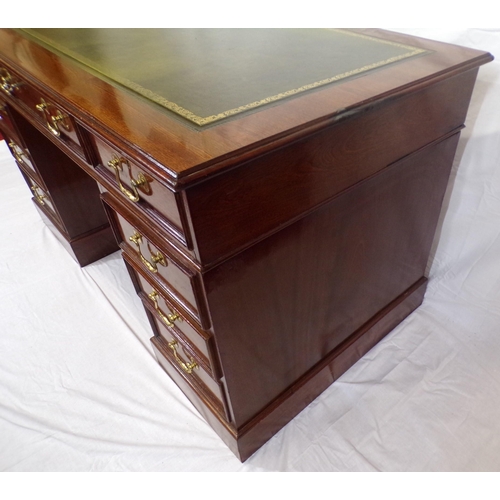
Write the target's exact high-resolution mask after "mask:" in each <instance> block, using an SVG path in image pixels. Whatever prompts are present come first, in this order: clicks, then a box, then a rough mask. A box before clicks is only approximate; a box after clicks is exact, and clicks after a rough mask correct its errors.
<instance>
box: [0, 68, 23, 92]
mask: <svg viewBox="0 0 500 500" xmlns="http://www.w3.org/2000/svg"><path fill="white" fill-rule="evenodd" d="M22 84H23V82H19V81H18V82H16V81H14V77H13V76H12V75H11V74H10V73H9V72H8V71H7V70H6V69H5V68H0V89H2V90H3V91H4V92H5V93H6V94H7V95H13V94H14V91H15V90H17V89H18V88H19V87H20V86H21V85H22Z"/></svg>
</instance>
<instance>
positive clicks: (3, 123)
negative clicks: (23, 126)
mask: <svg viewBox="0 0 500 500" xmlns="http://www.w3.org/2000/svg"><path fill="white" fill-rule="evenodd" d="M0 131H3V132H4V135H5V136H7V137H11V138H13V139H14V140H15V141H16V142H17V143H21V139H20V138H19V136H18V135H17V132H16V128H15V127H14V124H13V123H12V120H11V117H10V116H9V110H8V109H7V105H6V104H5V103H3V102H2V101H1V100H0Z"/></svg>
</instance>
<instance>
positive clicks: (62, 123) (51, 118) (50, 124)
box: [35, 98, 71, 137]
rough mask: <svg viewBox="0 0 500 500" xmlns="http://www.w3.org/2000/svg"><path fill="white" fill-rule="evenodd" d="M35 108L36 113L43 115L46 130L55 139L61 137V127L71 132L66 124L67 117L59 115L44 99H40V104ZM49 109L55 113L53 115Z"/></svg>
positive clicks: (59, 112)
mask: <svg viewBox="0 0 500 500" xmlns="http://www.w3.org/2000/svg"><path fill="white" fill-rule="evenodd" d="M35 107H36V109H37V110H38V111H40V113H42V114H43V116H44V118H45V123H46V125H47V128H48V129H49V130H50V131H51V132H52V133H53V134H54V135H55V136H56V137H60V135H61V130H60V128H59V127H62V128H63V129H65V130H67V131H69V130H71V127H70V126H69V124H68V118H69V117H68V115H65V114H63V113H61V111H60V110H58V109H57V108H56V107H55V106H54V105H53V104H50V103H48V102H46V101H45V99H43V98H42V99H40V104H37V105H36V106H35ZM51 107H52V108H54V109H55V110H56V111H57V113H56V114H55V115H53V114H52V113H51V112H50V108H51Z"/></svg>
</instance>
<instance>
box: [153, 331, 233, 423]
mask: <svg viewBox="0 0 500 500" xmlns="http://www.w3.org/2000/svg"><path fill="white" fill-rule="evenodd" d="M151 342H152V344H153V347H154V350H155V353H156V356H157V358H158V361H159V363H160V364H161V366H162V367H163V368H164V370H165V371H166V372H167V373H168V374H169V375H170V376H171V378H172V379H173V380H174V382H176V383H177V384H178V385H179V387H181V389H183V387H182V385H183V384H179V382H178V381H179V376H180V377H181V378H182V379H183V380H184V382H187V384H188V386H189V388H190V389H191V390H192V391H193V392H194V394H193V393H192V392H190V391H189V392H186V391H184V392H185V393H186V395H187V396H188V397H189V399H190V400H191V401H192V402H193V404H194V405H195V406H197V407H198V405H199V402H200V401H201V402H202V404H203V405H205V406H208V407H209V408H210V409H211V410H212V411H213V412H214V413H216V414H218V416H219V417H221V418H223V419H224V420H226V421H229V418H228V412H227V410H226V405H225V403H224V401H225V397H224V391H223V389H222V387H221V385H220V384H219V383H217V382H215V381H214V380H212V379H211V378H210V377H208V375H206V374H204V373H203V370H202V369H200V368H193V369H192V370H191V371H190V372H189V373H188V371H189V370H186V369H184V368H183V367H182V366H181V364H189V363H192V362H193V361H194V362H196V360H193V361H191V360H188V356H189V354H186V353H185V352H183V350H182V348H179V344H178V342H176V339H175V338H174V337H170V340H169V337H168V334H167V338H164V337H163V336H157V337H153V338H152V339H151ZM184 356H186V357H185V358H183V357H184ZM207 384H208V385H207ZM193 396H194V398H195V400H193V399H192V398H193Z"/></svg>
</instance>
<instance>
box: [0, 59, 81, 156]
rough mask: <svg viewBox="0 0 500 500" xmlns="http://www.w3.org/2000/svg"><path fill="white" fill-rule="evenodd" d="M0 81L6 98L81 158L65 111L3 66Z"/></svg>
mask: <svg viewBox="0 0 500 500" xmlns="http://www.w3.org/2000/svg"><path fill="white" fill-rule="evenodd" d="M0 80H1V84H0V87H1V88H2V90H3V91H4V93H5V94H6V96H7V98H10V99H12V101H14V102H16V103H17V104H18V105H20V106H21V107H22V108H24V109H25V110H26V111H28V112H29V113H30V115H31V116H32V117H34V118H35V119H36V121H37V122H39V123H40V124H42V125H43V126H44V128H45V129H46V130H48V131H49V132H50V134H51V135H52V136H54V137H57V138H58V139H59V140H60V141H61V142H63V143H65V144H66V145H67V146H69V147H70V148H71V149H73V150H74V151H76V152H77V153H78V154H79V155H80V156H82V157H83V149H82V145H81V143H80V139H79V137H78V134H77V131H76V127H75V122H74V119H73V117H71V116H70V115H69V113H68V112H67V111H65V110H64V109H63V108H62V107H61V106H60V105H59V104H58V103H55V102H54V101H53V100H52V99H50V98H49V97H48V96H46V95H45V94H44V93H42V92H40V91H38V90H37V89H35V88H34V87H33V86H31V85H30V84H29V83H27V82H25V81H24V80H23V79H22V78H20V77H19V76H18V75H16V74H15V73H14V72H13V71H11V70H10V69H8V68H5V67H3V66H0Z"/></svg>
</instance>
